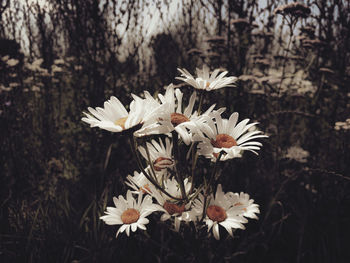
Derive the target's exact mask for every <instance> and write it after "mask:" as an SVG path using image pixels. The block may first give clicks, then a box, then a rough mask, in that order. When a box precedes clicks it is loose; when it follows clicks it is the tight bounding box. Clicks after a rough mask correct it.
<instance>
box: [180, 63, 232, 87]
mask: <svg viewBox="0 0 350 263" xmlns="http://www.w3.org/2000/svg"><path fill="white" fill-rule="evenodd" d="M178 71H180V73H181V77H176V79H179V80H182V81H184V82H186V83H187V84H189V85H190V86H192V87H194V88H195V89H199V90H206V91H211V90H215V89H221V88H224V87H234V86H235V85H234V83H235V82H236V80H237V77H225V76H226V74H227V73H228V72H227V71H223V72H222V73H220V75H218V74H219V72H220V71H222V70H221V69H215V70H214V71H213V72H212V73H211V74H210V72H209V68H208V67H207V66H206V65H204V66H203V68H202V69H198V68H197V69H196V72H197V77H196V78H194V77H193V76H192V75H191V73H189V72H188V71H187V70H186V69H179V68H178Z"/></svg>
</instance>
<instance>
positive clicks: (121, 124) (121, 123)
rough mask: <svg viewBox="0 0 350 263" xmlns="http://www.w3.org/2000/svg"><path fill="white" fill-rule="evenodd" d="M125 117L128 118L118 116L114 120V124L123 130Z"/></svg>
mask: <svg viewBox="0 0 350 263" xmlns="http://www.w3.org/2000/svg"><path fill="white" fill-rule="evenodd" d="M127 119H128V117H124V118H120V119H118V120H116V121H115V122H114V124H115V125H118V126H120V127H122V129H123V130H124V129H125V122H126V120H127Z"/></svg>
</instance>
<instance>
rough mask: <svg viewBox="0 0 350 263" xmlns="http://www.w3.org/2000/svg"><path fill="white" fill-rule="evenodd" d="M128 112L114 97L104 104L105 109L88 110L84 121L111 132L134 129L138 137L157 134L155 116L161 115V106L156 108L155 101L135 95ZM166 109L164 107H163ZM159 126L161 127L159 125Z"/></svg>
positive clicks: (91, 125)
mask: <svg viewBox="0 0 350 263" xmlns="http://www.w3.org/2000/svg"><path fill="white" fill-rule="evenodd" d="M132 96H133V98H134V100H133V101H132V102H131V103H130V106H129V108H130V111H129V112H128V111H127V110H126V109H125V107H124V105H123V104H122V103H121V102H120V101H119V100H118V99H117V98H116V97H114V96H112V97H111V98H110V99H109V100H108V101H106V102H105V103H104V108H100V107H97V108H96V109H93V108H91V107H89V108H88V110H89V113H87V112H84V115H85V117H83V118H82V121H84V122H86V123H88V124H90V127H99V128H101V129H104V130H107V131H111V132H123V131H125V130H128V129H133V130H134V131H135V135H136V136H142V135H145V134H148V133H149V134H151V133H154V132H156V133H157V127H156V126H157V125H156V124H155V123H156V121H155V116H157V114H161V112H162V109H161V105H157V107H154V104H153V101H151V100H149V99H142V98H140V97H138V96H136V95H133V94H132ZM163 107H164V106H163ZM158 126H159V125H158Z"/></svg>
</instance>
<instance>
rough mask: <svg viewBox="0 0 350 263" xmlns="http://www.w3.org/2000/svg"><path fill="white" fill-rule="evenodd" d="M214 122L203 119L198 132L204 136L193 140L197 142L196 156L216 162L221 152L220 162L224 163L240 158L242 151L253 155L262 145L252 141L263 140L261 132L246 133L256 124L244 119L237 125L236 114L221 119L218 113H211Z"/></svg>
mask: <svg viewBox="0 0 350 263" xmlns="http://www.w3.org/2000/svg"><path fill="white" fill-rule="evenodd" d="M213 116H214V118H215V122H214V121H213V119H212V118H211V117H203V119H204V120H205V121H204V122H203V123H202V124H201V125H200V127H199V129H200V131H201V132H202V133H203V134H204V135H205V136H201V135H199V134H197V135H196V136H194V138H193V140H195V141H199V144H198V154H199V155H203V156H205V157H206V158H210V159H211V160H212V161H216V159H217V157H218V155H219V153H220V152H223V154H222V156H221V158H220V161H226V160H228V159H232V158H239V157H241V156H242V151H245V150H248V151H251V152H253V153H255V154H258V153H257V152H256V151H257V150H260V146H262V144H261V143H260V142H256V141H252V140H254V139H257V138H265V137H267V136H266V135H262V134H261V133H262V132H261V131H258V130H255V131H248V130H249V128H251V127H253V126H254V125H256V124H257V123H256V122H254V123H250V124H248V122H249V119H245V120H243V121H241V122H239V123H238V124H237V121H238V113H237V112H235V113H233V114H232V115H231V116H230V118H229V119H228V120H227V119H222V118H221V116H220V113H218V112H215V113H213Z"/></svg>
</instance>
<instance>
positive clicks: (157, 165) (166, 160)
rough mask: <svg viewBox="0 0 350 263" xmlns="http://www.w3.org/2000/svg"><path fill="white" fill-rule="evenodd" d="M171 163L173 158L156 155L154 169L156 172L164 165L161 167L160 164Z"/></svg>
mask: <svg viewBox="0 0 350 263" xmlns="http://www.w3.org/2000/svg"><path fill="white" fill-rule="evenodd" d="M172 164H173V160H171V159H169V158H166V157H158V158H157V159H156V160H155V161H154V163H153V166H154V170H156V171H157V172H159V171H160V170H162V169H163V168H164V167H162V165H172Z"/></svg>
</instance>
